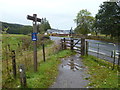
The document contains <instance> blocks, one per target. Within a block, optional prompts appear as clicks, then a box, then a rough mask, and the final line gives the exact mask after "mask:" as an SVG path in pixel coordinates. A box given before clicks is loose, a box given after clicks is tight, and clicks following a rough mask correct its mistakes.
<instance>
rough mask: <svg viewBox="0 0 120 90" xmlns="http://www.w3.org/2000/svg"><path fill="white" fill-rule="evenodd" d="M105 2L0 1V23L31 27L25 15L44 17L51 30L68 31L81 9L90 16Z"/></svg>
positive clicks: (80, 0)
mask: <svg viewBox="0 0 120 90" xmlns="http://www.w3.org/2000/svg"><path fill="white" fill-rule="evenodd" d="M104 1H106V0H0V21H4V22H8V23H17V24H23V25H32V21H30V20H27V19H26V16H27V15H33V14H37V16H38V17H39V18H44V17H46V18H47V20H48V21H49V23H50V25H51V27H52V28H56V29H57V28H58V29H66V30H69V29H70V28H71V27H73V28H74V27H75V25H76V24H75V23H74V21H73V19H75V17H76V15H77V13H78V12H79V11H80V10H82V9H87V10H88V11H90V12H91V13H92V16H95V14H97V13H98V9H99V6H100V5H101V4H102V3H103V2H104Z"/></svg>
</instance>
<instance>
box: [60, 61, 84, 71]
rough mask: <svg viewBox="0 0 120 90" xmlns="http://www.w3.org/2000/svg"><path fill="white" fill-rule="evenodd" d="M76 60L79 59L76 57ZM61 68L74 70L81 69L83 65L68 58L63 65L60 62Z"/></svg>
mask: <svg viewBox="0 0 120 90" xmlns="http://www.w3.org/2000/svg"><path fill="white" fill-rule="evenodd" d="M63 60H65V59H63ZM77 60H79V59H77ZM62 68H64V69H70V70H72V71H76V70H82V69H83V68H85V67H83V66H80V65H79V64H78V63H76V62H74V60H73V59H70V60H68V62H67V64H65V65H63V64H62Z"/></svg>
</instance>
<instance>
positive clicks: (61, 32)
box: [47, 29, 70, 34]
mask: <svg viewBox="0 0 120 90" xmlns="http://www.w3.org/2000/svg"><path fill="white" fill-rule="evenodd" d="M47 33H48V34H70V30H58V29H48V30H47Z"/></svg>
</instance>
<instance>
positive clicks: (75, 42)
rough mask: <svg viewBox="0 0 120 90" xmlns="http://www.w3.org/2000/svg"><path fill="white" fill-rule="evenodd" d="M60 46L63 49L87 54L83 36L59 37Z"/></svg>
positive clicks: (86, 43)
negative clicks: (78, 37) (75, 37)
mask: <svg viewBox="0 0 120 90" xmlns="http://www.w3.org/2000/svg"><path fill="white" fill-rule="evenodd" d="M61 47H62V49H64V50H65V49H70V50H72V51H75V52H77V53H79V54H81V55H82V56H84V55H88V42H87V41H85V38H81V39H74V38H70V39H66V38H63V39H61Z"/></svg>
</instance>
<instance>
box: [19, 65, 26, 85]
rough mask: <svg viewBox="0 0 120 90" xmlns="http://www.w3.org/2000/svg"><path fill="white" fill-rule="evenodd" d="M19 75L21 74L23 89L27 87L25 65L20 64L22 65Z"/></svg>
mask: <svg viewBox="0 0 120 90" xmlns="http://www.w3.org/2000/svg"><path fill="white" fill-rule="evenodd" d="M19 73H20V83H21V87H27V81H26V74H25V67H24V65H23V64H20V65H19Z"/></svg>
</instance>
